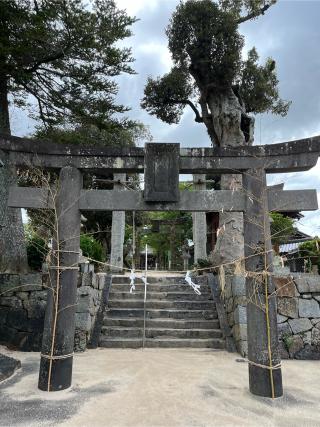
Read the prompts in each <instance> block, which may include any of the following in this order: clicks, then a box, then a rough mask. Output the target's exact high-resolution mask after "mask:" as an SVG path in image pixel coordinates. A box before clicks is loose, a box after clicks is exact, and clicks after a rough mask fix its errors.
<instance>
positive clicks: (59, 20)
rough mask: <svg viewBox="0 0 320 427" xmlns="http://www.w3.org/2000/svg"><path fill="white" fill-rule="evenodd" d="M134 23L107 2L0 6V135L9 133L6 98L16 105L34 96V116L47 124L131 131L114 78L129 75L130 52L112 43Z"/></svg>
mask: <svg viewBox="0 0 320 427" xmlns="http://www.w3.org/2000/svg"><path fill="white" fill-rule="evenodd" d="M134 22H135V18H131V17H129V16H127V14H126V13H125V12H124V11H121V10H118V9H117V7H116V2H115V1H114V0H88V1H82V0H68V1H61V0H33V1H31V0H7V1H1V2H0V103H1V111H2V114H1V120H0V131H1V132H7V133H9V132H10V126H9V113H8V105H6V104H8V102H7V101H8V95H9V94H10V95H11V97H12V99H13V102H14V103H16V104H17V105H18V106H19V107H21V106H23V107H26V106H28V102H29V100H30V96H31V97H32V98H33V99H35V100H36V102H37V107H38V108H37V111H36V112H34V111H33V115H34V116H35V117H36V118H38V117H40V118H41V120H42V121H43V123H44V124H45V125H46V126H49V127H50V126H54V125H61V124H65V123H68V124H70V123H71V124H72V123H76V124H78V123H82V124H84V125H88V124H94V125H95V126H96V127H97V128H98V129H100V130H101V129H105V130H108V131H109V132H111V131H112V130H113V129H118V128H121V129H122V128H128V127H131V125H132V122H130V121H129V120H127V119H126V118H123V117H121V114H122V113H125V112H126V111H127V110H128V108H127V107H125V106H123V105H120V104H117V103H116V101H115V96H116V94H117V92H118V86H117V83H116V82H115V80H114V78H115V77H116V76H118V75H120V74H121V73H128V74H132V73H134V71H133V69H132V67H131V63H132V61H133V58H132V55H131V50H130V49H128V48H126V47H122V46H123V45H121V44H120V43H119V41H122V40H123V39H125V38H127V37H129V36H130V35H131V31H130V26H131V25H132V24H133V23H134ZM30 107H31V109H32V110H34V103H32V104H31V106H30Z"/></svg>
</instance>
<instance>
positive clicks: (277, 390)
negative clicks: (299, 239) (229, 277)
mask: <svg viewBox="0 0 320 427" xmlns="http://www.w3.org/2000/svg"><path fill="white" fill-rule="evenodd" d="M243 191H244V192H245V195H246V210H245V213H244V242H245V248H244V249H245V268H246V277H247V278H246V296H247V325H248V332H247V334H248V359H249V388H250V392H251V393H253V394H255V395H258V396H263V397H271V398H275V397H280V396H282V394H283V389H282V375H281V365H280V363H281V359H280V352H279V343H278V329H277V301H276V293H275V288H274V285H273V280H272V272H273V264H272V258H273V256H272V246H271V236H270V221H269V211H268V198H267V184H266V174H265V170H264V169H263V168H261V169H254V170H253V169H251V170H248V171H246V172H245V173H244V174H243Z"/></svg>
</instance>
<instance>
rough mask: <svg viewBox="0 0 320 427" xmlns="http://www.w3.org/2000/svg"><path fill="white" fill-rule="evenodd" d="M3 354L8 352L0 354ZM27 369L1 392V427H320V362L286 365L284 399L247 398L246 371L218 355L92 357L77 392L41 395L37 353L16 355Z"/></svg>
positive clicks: (77, 378)
mask: <svg viewBox="0 0 320 427" xmlns="http://www.w3.org/2000/svg"><path fill="white" fill-rule="evenodd" d="M1 350H2V349H1ZM11 354H14V356H15V357H16V358H18V359H20V360H21V362H22V370H20V371H19V372H18V373H17V374H15V376H14V377H13V378H11V379H9V380H7V381H5V382H4V383H2V385H0V399H1V401H0V408H1V410H0V413H1V417H0V425H1V426H6V427H9V426H32V427H36V426H47V425H48V426H56V425H59V426H68V427H71V426H77V427H79V426H81V427H82V426H83V427H87V426H90V427H95V426H107V427H156V426H159V427H160V426H161V427H162V426H163V427H176V426H183V427H188V426H192V427H205V426H219V427H222V426H238V427H239V426H246V427H247V426H259V427H265V426H279V427H295V426H297V427H298V426H299V427H304V426H305V427H318V426H320V387H319V384H320V370H319V362H311V361H310V362H309V361H284V362H283V377H284V387H285V396H284V398H281V399H278V400H275V401H272V400H269V399H261V398H257V397H254V396H252V395H250V394H249V392H248V375H247V364H246V363H245V362H243V361H241V358H239V356H237V355H234V354H229V353H226V352H221V351H216V352H214V351H212V350H207V351H204V350H181V349H179V350H167V349H146V350H113V349H111V350H109V349H98V350H90V351H87V352H85V353H83V354H77V355H76V356H75V362H74V379H73V387H72V388H71V389H69V390H66V391H63V392H59V393H50V394H47V393H44V392H41V391H39V390H37V371H38V365H39V354H38V353H18V352H14V353H11Z"/></svg>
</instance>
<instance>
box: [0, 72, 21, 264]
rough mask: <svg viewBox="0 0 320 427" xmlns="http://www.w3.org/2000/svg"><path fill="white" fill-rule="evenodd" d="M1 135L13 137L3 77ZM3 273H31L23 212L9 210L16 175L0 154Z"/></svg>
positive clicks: (0, 261) (0, 256) (0, 84)
mask: <svg viewBox="0 0 320 427" xmlns="http://www.w3.org/2000/svg"><path fill="white" fill-rule="evenodd" d="M0 133H2V134H6V135H10V134H11V132H10V121H9V103H8V90H7V81H6V79H4V78H1V77H0ZM0 156H1V159H2V161H3V163H4V166H3V167H0V272H7V273H9V272H10V273H16V272H26V271H27V270H28V262H27V250H26V244H25V240H24V231H23V224H22V214H21V209H15V208H8V206H7V205H8V195H9V186H10V185H16V184H17V173H16V170H15V168H14V167H13V166H11V165H10V164H9V156H8V155H7V154H5V153H0Z"/></svg>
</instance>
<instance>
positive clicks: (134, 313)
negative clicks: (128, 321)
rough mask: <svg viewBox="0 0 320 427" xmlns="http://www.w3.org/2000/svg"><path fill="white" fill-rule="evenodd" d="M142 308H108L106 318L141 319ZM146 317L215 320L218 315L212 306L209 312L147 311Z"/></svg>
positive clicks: (191, 310)
mask: <svg viewBox="0 0 320 427" xmlns="http://www.w3.org/2000/svg"><path fill="white" fill-rule="evenodd" d="M143 313H144V310H143V308H112V309H110V308H108V309H107V310H106V315H107V317H111V318H115V317H120V318H137V317H138V318H139V317H140V318H141V317H143ZM146 317H147V318H149V319H156V318H167V319H168V318H170V319H188V320H190V319H193V320H194V319H206V320H210V319H217V317H218V315H217V312H216V310H215V306H214V305H213V304H212V309H211V310H193V309H190V310H183V309H181V310H179V309H147V310H146Z"/></svg>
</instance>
